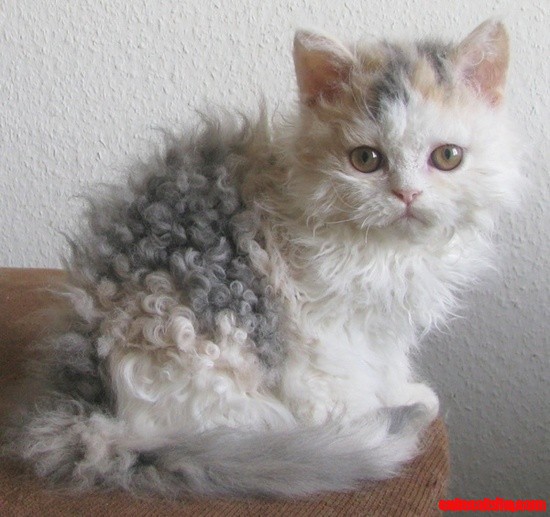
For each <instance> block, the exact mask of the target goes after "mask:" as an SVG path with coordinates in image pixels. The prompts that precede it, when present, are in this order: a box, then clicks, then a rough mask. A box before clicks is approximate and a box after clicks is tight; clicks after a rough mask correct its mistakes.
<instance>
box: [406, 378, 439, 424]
mask: <svg viewBox="0 0 550 517" xmlns="http://www.w3.org/2000/svg"><path fill="white" fill-rule="evenodd" d="M405 393H406V397H407V399H406V401H405V402H404V403H405V405H413V404H418V403H420V404H422V405H424V406H425V407H426V409H427V414H428V416H429V417H430V420H434V419H435V418H436V417H437V415H438V413H439V399H438V398H437V395H436V394H435V392H434V391H433V390H432V389H431V388H430V387H429V386H426V385H425V384H421V383H419V382H417V383H412V384H409V385H407V388H406V391H405Z"/></svg>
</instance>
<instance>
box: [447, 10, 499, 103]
mask: <svg viewBox="0 0 550 517" xmlns="http://www.w3.org/2000/svg"><path fill="white" fill-rule="evenodd" d="M452 59H453V61H454V63H455V65H456V66H457V68H458V72H459V74H460V75H461V78H462V80H463V81H464V82H466V83H467V84H468V85H469V86H470V87H473V88H474V89H475V90H477V91H478V92H479V93H480V94H481V95H482V96H483V97H484V98H485V99H486V100H487V101H488V102H489V103H490V104H492V105H494V106H496V105H498V104H500V103H501V102H502V99H503V95H504V86H505V82H506V72H507V70H508V60H509V45H508V34H507V33H506V29H505V28H504V25H503V24H502V23H501V22H498V21H494V20H488V21H486V22H484V23H482V24H481V25H480V26H479V27H478V28H477V29H475V30H474V31H473V32H472V33H471V34H470V35H469V36H468V37H467V38H466V39H465V40H464V41H463V42H462V43H460V44H459V45H458V47H457V48H456V49H455V52H454V55H453V58H452Z"/></svg>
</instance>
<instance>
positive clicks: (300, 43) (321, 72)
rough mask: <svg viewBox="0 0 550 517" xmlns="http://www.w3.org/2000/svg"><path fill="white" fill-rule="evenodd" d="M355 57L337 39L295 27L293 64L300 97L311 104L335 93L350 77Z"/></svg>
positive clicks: (336, 94) (329, 97)
mask: <svg viewBox="0 0 550 517" xmlns="http://www.w3.org/2000/svg"><path fill="white" fill-rule="evenodd" d="M353 62H354V58H353V55H352V54H351V52H350V51H349V50H348V49H347V48H346V47H344V45H342V44H341V43H340V42H338V41H336V40H334V39H332V38H330V37H328V36H324V35H321V34H316V33H313V32H308V31H298V32H297V33H296V36H295V38H294V67H295V69H296V79H297V81H298V88H299V90H300V100H301V101H302V102H303V103H304V104H307V105H308V106H314V105H315V104H316V103H317V101H318V100H319V99H320V98H323V99H325V100H328V101H330V100H332V99H334V98H335V97H337V96H338V93H339V91H341V88H342V86H343V84H344V83H345V82H346V81H347V79H348V78H349V73H350V70H351V67H352V65H353Z"/></svg>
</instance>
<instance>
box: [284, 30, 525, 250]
mask: <svg viewBox="0 0 550 517" xmlns="http://www.w3.org/2000/svg"><path fill="white" fill-rule="evenodd" d="M294 60H295V67H296V75H297V80H298V86H299V92H300V102H301V114H300V120H299V123H298V125H297V126H298V127H297V132H296V134H295V135H293V138H294V144H293V145H294V150H295V151H294V155H293V156H294V160H295V161H294V168H293V170H294V171H295V172H294V174H293V175H292V176H291V178H290V186H291V189H292V190H293V192H294V194H295V195H296V198H297V199H300V200H301V201H302V203H303V206H306V208H305V210H306V216H307V217H308V219H309V220H310V222H311V221H313V224H316V225H318V226H320V225H323V226H325V227H326V226H327V225H334V227H335V228H337V227H338V223H341V224H347V225H352V226H355V227H356V228H359V229H365V230H366V229H369V231H372V232H377V233H379V234H381V235H382V234H384V235H398V236H401V237H406V238H414V239H420V240H423V239H425V238H430V237H431V236H433V235H434V232H437V233H445V234H449V235H450V234H454V233H455V232H460V231H461V230H463V229H466V228H480V229H488V228H490V227H491V225H492V221H493V218H494V214H495V212H496V211H497V210H498V208H499V207H501V206H502V205H507V204H508V202H509V201H510V200H511V199H513V198H514V192H515V190H516V186H517V179H518V161H519V160H518V156H517V147H516V145H515V143H514V142H515V140H514V138H513V137H512V136H511V134H510V132H509V130H508V128H507V124H506V120H505V115H504V109H503V91H504V86H505V79H506V71H507V67H508V37H507V34H506V31H505V29H504V27H503V26H502V24H500V23H498V22H493V21H488V22H486V23H484V24H482V25H481V26H480V27H478V28H477V29H476V30H475V31H474V32H472V33H471V34H470V35H469V36H468V37H467V38H466V39H465V40H464V41H462V42H461V43H459V44H458V45H447V44H441V43H437V42H426V41H424V42H419V43H416V44H391V43H387V42H382V43H378V44H375V45H370V46H365V47H360V46H355V47H347V46H344V45H343V44H341V43H339V42H337V41H335V40H334V39H331V38H329V37H326V36H323V35H319V34H314V33H309V32H299V33H297V35H296V39H295V48H294ZM308 207H311V208H308Z"/></svg>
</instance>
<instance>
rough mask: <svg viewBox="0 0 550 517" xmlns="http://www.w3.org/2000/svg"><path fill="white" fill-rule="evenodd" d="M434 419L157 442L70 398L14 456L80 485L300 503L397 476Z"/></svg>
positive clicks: (387, 413) (36, 426) (393, 416)
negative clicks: (128, 433)
mask: <svg viewBox="0 0 550 517" xmlns="http://www.w3.org/2000/svg"><path fill="white" fill-rule="evenodd" d="M75 412H76V413H75ZM432 417H433V415H430V414H429V412H428V410H427V409H426V408H425V407H424V406H423V405H421V404H416V405H413V406H402V407H396V408H391V409H384V410H380V411H378V412H376V413H375V414H373V415H371V417H370V418H369V419H368V420H367V419H365V420H362V421H356V422H354V423H353V424H348V425H345V426H344V425H340V424H337V423H327V424H324V425H319V426H316V427H309V428H294V429H291V430H285V431H265V432H252V431H251V432H248V433H243V431H242V430H233V429H227V428H223V429H216V430H213V431H208V432H205V433H202V434H199V435H191V436H187V435H178V436H172V437H170V438H169V439H165V440H162V441H159V442H158V443H152V442H151V441H149V440H144V439H140V440H136V439H132V438H131V437H127V436H125V435H124V432H123V430H122V428H121V427H120V424H117V423H116V421H114V420H112V419H111V418H108V417H106V416H104V415H100V414H98V413H95V414H92V415H91V416H85V415H84V414H83V412H82V408H78V407H76V406H75V404H74V402H73V403H71V404H67V405H66V406H65V408H64V410H62V409H61V408H60V407H59V406H57V412H56V414H55V415H54V414H53V413H52V412H48V413H42V419H43V420H42V421H40V418H35V419H34V422H33V423H32V425H31V426H30V427H29V426H27V427H26V430H25V433H26V439H25V440H23V442H21V441H19V442H18V443H19V450H18V451H17V455H18V456H19V457H24V458H25V459H26V460H27V461H28V462H30V463H32V464H33V465H34V468H35V470H36V471H37V473H38V474H40V475H43V476H46V477H48V478H50V479H54V480H57V481H62V482H64V483H67V482H68V483H70V484H72V485H73V486H77V487H79V488H84V489H85V488H90V487H92V486H97V485H100V486H110V487H112V486H120V487H123V488H125V489H130V490H133V491H136V492H141V493H143V492H146V493H161V494H164V495H169V496H172V497H174V496H178V495H185V494H188V493H198V494H204V495H223V496H233V497H242V496H250V495H252V496H269V497H297V496H305V495H309V494H314V493H318V492H322V491H328V490H349V489H353V488H355V487H357V486H358V485H359V484H360V483H364V482H366V481H374V480H380V479H384V478H388V477H391V476H392V475H394V474H396V473H397V472H398V470H399V467H400V466H401V465H402V464H403V463H404V462H406V461H408V460H410V459H412V457H414V455H415V454H416V453H417V452H418V438H419V435H420V433H421V431H422V430H423V429H424V428H425V427H426V426H427V424H428V423H429V421H430V420H431V419H432ZM44 419H46V420H44ZM24 443H26V445H24ZM21 447H22V448H21Z"/></svg>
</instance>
